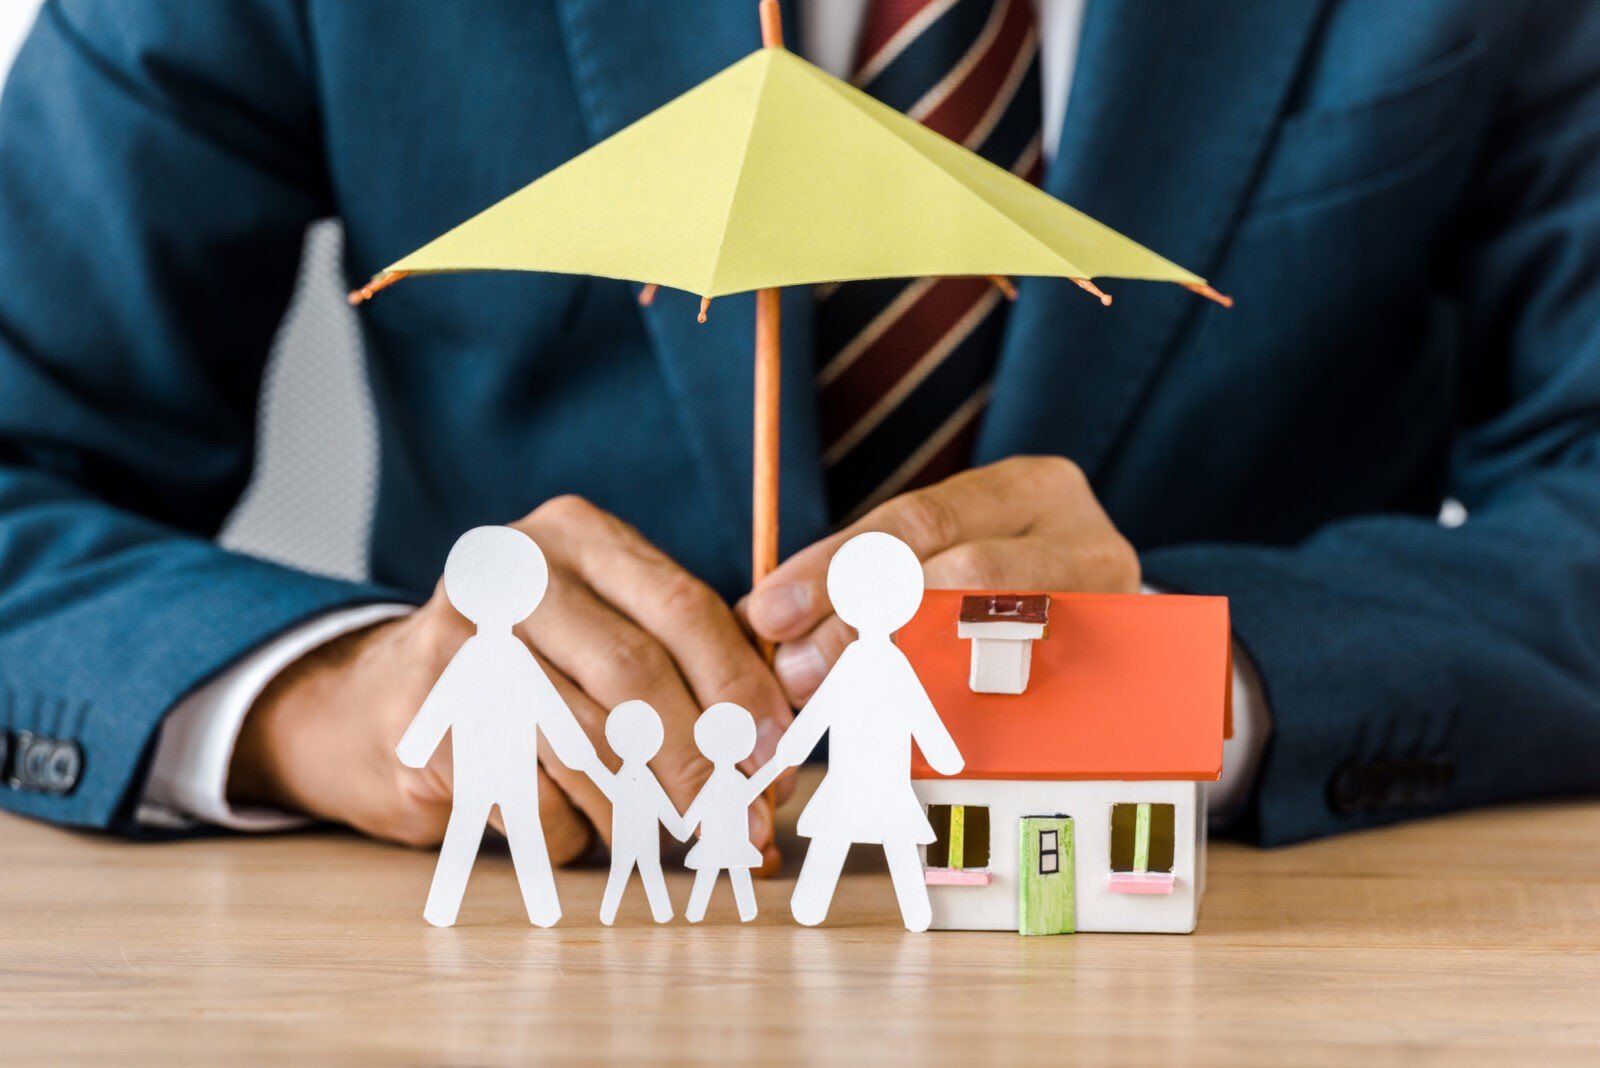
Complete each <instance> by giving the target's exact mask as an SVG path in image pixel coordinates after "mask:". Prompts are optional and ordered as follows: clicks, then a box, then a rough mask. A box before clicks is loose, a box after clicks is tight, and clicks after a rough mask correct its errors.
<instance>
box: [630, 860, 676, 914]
mask: <svg viewBox="0 0 1600 1068" xmlns="http://www.w3.org/2000/svg"><path fill="white" fill-rule="evenodd" d="M638 864H639V881H640V882H642V883H644V896H645V897H647V898H649V899H650V915H651V916H652V917H654V918H655V921H656V922H657V923H666V922H667V921H668V920H670V919H672V898H671V897H670V896H668V894H667V877H666V876H665V875H662V874H661V858H660V857H659V856H643V857H640V858H639V860H638Z"/></svg>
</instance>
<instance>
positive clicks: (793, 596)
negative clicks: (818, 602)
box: [750, 582, 811, 634]
mask: <svg viewBox="0 0 1600 1068" xmlns="http://www.w3.org/2000/svg"><path fill="white" fill-rule="evenodd" d="M810 612H811V589H810V587H808V586H804V585H798V584H796V583H792V582H786V583H781V584H779V585H777V586H770V587H768V588H766V589H763V590H759V591H757V592H756V593H755V595H754V596H753V598H752V600H751V604H750V616H751V619H752V620H753V621H754V622H755V624H756V628H757V629H758V630H761V631H764V632H765V633H767V634H783V633H785V632H787V631H788V630H789V629H790V628H791V627H797V626H799V625H800V624H801V623H803V622H805V619H806V616H807V615H809V614H810Z"/></svg>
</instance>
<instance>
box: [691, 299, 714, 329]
mask: <svg viewBox="0 0 1600 1068" xmlns="http://www.w3.org/2000/svg"><path fill="white" fill-rule="evenodd" d="M710 310H711V298H710V297H701V298H700V314H699V315H697V316H696V317H695V321H696V322H699V323H703V322H705V321H706V313H707V312H708V311H710Z"/></svg>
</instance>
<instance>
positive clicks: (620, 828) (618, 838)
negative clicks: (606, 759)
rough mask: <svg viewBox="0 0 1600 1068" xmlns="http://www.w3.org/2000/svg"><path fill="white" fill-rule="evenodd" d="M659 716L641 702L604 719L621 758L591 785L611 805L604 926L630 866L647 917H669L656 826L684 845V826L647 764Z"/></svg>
mask: <svg viewBox="0 0 1600 1068" xmlns="http://www.w3.org/2000/svg"><path fill="white" fill-rule="evenodd" d="M662 740H663V732H662V728H661V716H660V715H658V714H657V712H656V710H655V709H654V708H651V707H650V705H649V704H647V703H646V702H644V701H624V702H623V703H622V704H620V705H618V706H617V707H616V708H613V709H612V710H611V715H609V716H607V717H606V741H607V742H609V743H610V744H611V751H612V752H614V753H616V754H617V756H619V757H621V758H622V767H621V768H620V769H619V770H618V771H617V772H616V774H612V773H611V772H609V771H606V770H605V769H604V768H602V769H601V770H599V771H596V772H592V773H591V774H590V778H592V779H594V783H595V785H596V786H598V787H600V791H601V792H602V793H604V794H605V795H606V797H607V798H609V799H610V801H611V877H610V878H609V879H607V880H606V892H605V896H604V897H603V898H601V900H600V922H601V923H603V924H605V925H606V926H607V927H609V926H611V924H612V922H613V921H614V920H615V919H616V918H617V908H618V907H619V906H620V905H621V904H622V895H623V893H624V892H626V891H627V889H628V879H629V878H630V877H632V875H633V870H634V868H638V869H639V881H640V882H642V883H644V894H645V897H646V898H648V899H649V901H650V914H651V915H652V916H654V917H655V921H656V922H657V923H666V922H667V921H668V920H670V919H672V899H671V898H670V897H668V896H667V879H666V876H664V875H662V874H661V835H660V834H659V833H658V832H657V830H656V827H657V825H658V824H659V825H660V826H663V827H665V828H666V829H667V833H669V834H671V835H672V837H674V838H676V839H677V840H678V841H680V842H683V841H687V840H688V838H689V828H688V826H687V825H686V824H685V823H684V821H683V817H681V816H679V815H678V810H677V809H676V808H675V807H673V804H672V801H671V800H670V799H669V798H668V797H667V792H666V791H665V790H663V789H662V788H661V783H660V782H659V781H658V780H657V779H656V776H655V773H654V772H652V771H651V770H650V760H651V758H653V757H654V756H655V755H656V754H657V753H659V752H660V751H661V742H662Z"/></svg>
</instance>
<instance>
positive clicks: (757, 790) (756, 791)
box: [744, 757, 804, 805]
mask: <svg viewBox="0 0 1600 1068" xmlns="http://www.w3.org/2000/svg"><path fill="white" fill-rule="evenodd" d="M801 759H804V758H803V757H802V758H801ZM787 767H789V765H788V764H785V763H783V762H782V761H780V760H778V759H777V758H776V757H774V758H773V759H772V760H769V761H767V762H766V764H764V765H762V767H761V770H760V771H758V772H756V773H755V774H754V775H752V776H750V778H748V779H746V780H745V794H744V798H745V800H744V803H745V804H747V805H752V804H754V803H755V800H756V798H758V797H760V796H761V795H762V794H764V793H766V792H767V787H769V786H771V785H772V784H773V782H774V781H775V780H776V779H777V778H778V776H779V775H782V774H783V772H784V769H785V768H787Z"/></svg>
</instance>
